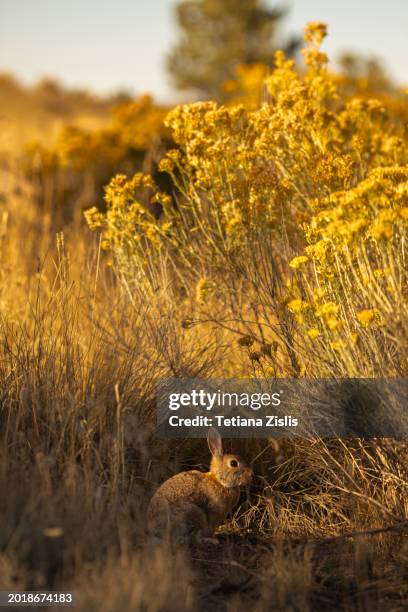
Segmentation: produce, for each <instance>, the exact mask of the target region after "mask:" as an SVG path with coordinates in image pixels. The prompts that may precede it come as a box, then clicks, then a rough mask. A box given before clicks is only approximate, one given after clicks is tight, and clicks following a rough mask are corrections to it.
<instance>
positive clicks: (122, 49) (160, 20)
mask: <svg viewBox="0 0 408 612" xmlns="http://www.w3.org/2000/svg"><path fill="white" fill-rule="evenodd" d="M238 1H240V0H237V2H238ZM176 3H177V2H176V0H0V72H11V73H13V74H15V75H16V76H17V77H18V78H20V79H21V80H22V81H23V82H25V83H33V82H35V81H36V80H38V79H40V78H42V77H44V76H50V77H56V78H57V79H58V80H60V81H61V82H62V83H63V84H65V85H67V86H71V87H82V88H87V89H91V90H93V91H95V92H98V93H110V92H113V91H115V90H118V89H121V90H128V91H131V92H135V93H140V92H143V91H151V92H153V93H154V94H155V95H156V96H157V97H158V98H159V99H161V100H165V99H169V98H171V97H173V98H174V92H172V89H171V85H170V83H169V80H168V77H167V75H166V72H165V69H164V58H165V56H166V53H167V51H168V50H169V49H170V47H171V44H172V42H174V41H175V40H176V39H177V33H176V29H175V22H174V18H173V12H174V6H175V4H176ZM268 4H272V5H273V6H276V5H277V4H279V5H280V6H288V8H289V13H288V16H287V17H286V19H285V21H284V24H283V31H284V32H287V33H292V34H296V33H300V32H301V30H302V28H303V26H304V24H305V23H306V22H307V21H315V20H322V21H326V22H327V23H328V24H329V33H330V37H329V39H328V40H327V42H326V44H325V51H326V52H328V53H329V54H330V56H331V57H332V58H335V57H336V56H338V54H339V52H340V51H343V50H354V51H357V52H360V53H363V54H366V55H370V56H372V55H375V56H377V57H380V58H381V59H382V60H383V61H384V64H385V66H386V67H387V68H388V70H389V71H390V73H391V74H392V75H393V76H394V78H395V79H396V80H398V81H399V82H401V83H404V84H408V0H281V1H280V2H273V1H272V0H270V1H269V2H268Z"/></svg>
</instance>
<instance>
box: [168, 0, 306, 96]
mask: <svg viewBox="0 0 408 612" xmlns="http://www.w3.org/2000/svg"><path fill="white" fill-rule="evenodd" d="M176 14H177V22H178V24H179V27H180V30H181V39H180V41H179V42H178V43H177V44H176V46H175V47H174V49H173V50H172V52H171V53H170V55H169V57H168V61H167V66H168V70H169V72H170V74H171V76H172V77H173V80H174V83H175V85H176V86H177V87H178V88H179V89H193V90H196V91H197V92H199V93H200V95H204V97H208V98H212V99H221V100H224V99H225V97H227V93H226V92H225V91H224V89H223V84H224V83H225V82H226V81H228V80H229V79H231V78H232V76H233V74H234V70H235V69H236V67H237V65H239V64H254V63H260V62H262V63H264V64H266V65H268V66H271V65H272V64H273V58H274V52H275V50H276V48H277V46H276V31H277V27H278V25H279V22H280V20H281V18H282V17H283V15H284V14H285V11H284V10H282V9H271V8H268V7H267V6H266V4H265V2H264V0H181V1H180V2H179V3H178V6H177V9H176ZM298 46H299V41H298V40H297V39H292V40H289V41H288V43H287V44H286V46H284V47H283V48H284V50H285V51H286V53H287V54H288V55H292V54H293V53H294V52H295V51H296V49H297V48H298ZM280 47H281V46H280Z"/></svg>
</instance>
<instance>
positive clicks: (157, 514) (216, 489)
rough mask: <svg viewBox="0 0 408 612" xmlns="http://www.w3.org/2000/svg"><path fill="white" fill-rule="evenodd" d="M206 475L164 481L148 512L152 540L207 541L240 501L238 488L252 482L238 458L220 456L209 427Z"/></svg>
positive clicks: (186, 474)
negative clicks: (208, 452)
mask: <svg viewBox="0 0 408 612" xmlns="http://www.w3.org/2000/svg"><path fill="white" fill-rule="evenodd" d="M207 441H208V446H209V448H210V451H211V455H212V458H211V466H210V471H209V472H205V473H204V472H199V471H197V470H191V471H189V472H181V473H179V474H176V475H175V476H172V478H169V479H168V480H166V481H165V482H164V483H163V484H162V485H161V486H160V487H159V488H158V489H157V491H156V492H155V494H154V495H153V497H152V499H151V500H150V504H149V507H148V511H147V522H148V530H149V533H150V534H151V536H152V537H153V538H154V539H156V540H157V539H159V540H160V538H162V537H163V536H165V535H167V536H168V537H170V539H175V540H177V541H178V542H180V543H192V542H193V541H196V542H197V541H198V542H199V541H205V540H207V541H209V542H212V543H214V544H216V543H218V542H217V540H216V539H214V538H213V534H214V531H215V529H216V528H217V527H218V526H219V525H220V524H221V523H222V522H223V521H224V520H225V518H226V517H227V515H228V514H229V513H230V512H231V511H232V510H233V508H234V507H235V506H236V504H237V503H238V500H239V496H240V490H239V488H240V487H241V486H246V485H248V484H249V483H250V481H251V479H252V469H251V467H250V466H249V465H248V463H247V462H246V461H245V460H244V459H242V458H241V457H239V456H238V455H227V454H224V453H223V448H222V439H221V436H220V434H219V432H218V430H217V429H215V428H214V427H211V428H210V429H209V431H208V436H207Z"/></svg>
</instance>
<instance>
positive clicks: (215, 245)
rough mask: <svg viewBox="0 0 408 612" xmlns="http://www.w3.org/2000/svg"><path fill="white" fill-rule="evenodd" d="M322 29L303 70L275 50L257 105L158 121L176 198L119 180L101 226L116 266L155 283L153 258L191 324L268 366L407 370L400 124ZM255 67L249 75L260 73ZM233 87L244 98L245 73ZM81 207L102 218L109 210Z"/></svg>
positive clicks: (276, 370) (310, 36)
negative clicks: (243, 341) (187, 308)
mask: <svg viewBox="0 0 408 612" xmlns="http://www.w3.org/2000/svg"><path fill="white" fill-rule="evenodd" d="M325 36H326V26H325V25H324V24H321V23H312V24H309V26H308V27H307V28H306V31H305V41H306V47H305V49H304V50H303V54H304V60H305V65H306V70H305V71H303V72H299V71H298V70H297V69H296V67H295V65H294V63H293V61H292V60H288V59H286V58H285V56H284V54H283V53H282V52H278V53H277V54H276V61H275V68H274V70H273V72H272V73H271V74H270V75H268V76H267V77H266V79H265V81H264V84H263V88H264V91H266V93H267V95H266V96H264V97H263V98H262V99H263V101H264V103H263V104H258V105H257V104H256V101H255V98H253V99H252V100H249V99H248V98H247V99H245V100H243V102H244V104H231V105H229V106H217V104H216V103H214V102H211V101H210V102H199V103H195V104H188V105H182V106H178V107H177V108H175V109H174V110H172V111H171V112H170V113H169V114H168V116H167V118H166V122H165V123H166V126H167V127H168V129H169V130H170V131H171V134H172V138H173V140H174V143H175V145H176V147H175V148H173V149H172V150H170V151H168V153H167V154H166V155H165V156H164V158H163V159H162V161H161V162H160V165H159V169H160V170H161V171H162V172H163V173H166V174H167V175H169V176H170V177H171V180H172V183H173V194H174V197H173V199H171V198H169V196H166V197H164V196H163V194H160V192H157V193H156V194H155V195H154V193H155V188H154V185H153V184H152V183H151V184H149V188H150V189H151V191H152V194H151V196H150V195H149V198H150V199H147V200H146V199H145V200H144V201H143V202H141V201H140V199H138V197H136V195H135V189H136V188H137V189H139V188H140V182H141V181H144V180H147V179H142V178H141V175H136V178H133V179H128V180H126V179H125V178H124V177H123V176H120V177H117V178H116V179H113V181H112V182H111V184H110V185H109V186H108V188H107V192H106V201H107V212H106V214H105V215H104V221H103V229H104V233H105V237H106V240H108V241H109V243H110V244H111V245H112V249H113V251H114V253H116V255H117V263H118V265H119V271H123V269H124V268H126V270H127V274H132V272H131V269H132V266H133V269H134V270H135V272H134V274H136V275H137V276H138V278H139V276H140V271H141V270H143V271H144V273H145V274H146V276H145V279H144V282H146V284H147V285H150V286H151V288H152V290H154V287H155V286H156V285H157V282H158V280H157V275H156V274H155V273H153V272H152V270H153V268H154V266H153V265H152V262H160V269H161V270H163V269H165V270H166V282H169V283H171V284H172V286H174V287H177V290H176V291H175V293H174V297H175V299H176V300H177V301H178V303H179V304H182V303H184V302H185V300H188V299H190V296H193V302H192V306H191V307H192V308H193V309H194V313H193V314H192V317H191V320H199V319H200V317H202V320H205V321H212V322H213V323H217V322H218V323H219V324H220V325H222V326H224V327H226V328H228V329H229V330H232V331H237V332H238V333H239V334H241V337H243V338H245V337H248V338H251V345H252V341H253V342H256V343H258V344H257V347H256V350H255V348H254V349H253V350H252V348H251V351H252V354H253V355H256V356H257V358H256V359H252V361H253V362H256V364H258V365H259V367H263V368H264V370H263V372H264V373H268V372H269V373H271V372H272V373H273V374H283V373H286V374H292V375H296V376H298V375H300V374H302V373H314V374H319V375H323V374H328V375H331V374H333V373H335V374H337V375H344V374H348V375H353V376H354V375H362V374H364V375H373V374H374V373H375V372H378V371H379V370H381V367H382V366H381V360H383V361H384V362H385V361H386V362H387V363H386V366H384V368H383V370H384V371H386V372H387V373H393V374H395V373H401V371H403V368H404V367H406V365H405V366H404V364H406V363H407V360H406V334H405V332H404V333H403V332H402V331H401V330H400V327H401V325H402V321H403V316H404V313H405V315H406V314H407V312H406V309H407V291H406V280H407V278H406V272H405V269H406V265H405V262H406V246H405V245H406V230H407V193H408V188H407V185H408V183H407V177H408V174H407V172H408V170H407V168H408V166H407V164H408V139H407V123H406V122H404V121H403V120H401V117H402V116H403V113H395V112H394V111H393V110H392V104H390V105H388V106H387V105H386V104H383V103H382V102H381V101H379V100H376V99H372V98H369V97H367V96H365V97H363V96H359V95H358V94H357V93H356V94H355V95H344V94H343V93H342V90H341V88H340V87H339V79H338V77H336V75H333V74H331V73H330V72H329V71H328V68H327V64H328V60H327V57H326V55H325V54H324V53H323V52H322V50H321V43H322V42H323V40H324V37H325ZM240 70H241V74H240V75H238V81H239V79H241V81H245V78H246V76H248V75H249V72H248V71H247V72H246V73H245V71H244V69H243V68H240ZM252 70H253V73H252V77H253V78H254V80H255V81H256V80H257V79H258V78H259V75H260V74H261V73H262V70H261V69H260V68H256V67H253V68H252ZM252 77H251V78H252ZM227 87H229V88H230V89H231V91H233V89H234V87H236V90H235V91H236V93H237V99H239V95H238V94H239V89H240V85H239V82H238V84H237V83H236V84H235V85H234V84H233V83H229V84H227ZM248 89H250V87H249V88H248ZM243 90H245V87H243ZM405 103H406V102H405ZM399 104H401V101H399ZM390 109H391V110H390ZM135 181H136V184H135ZM156 191H157V190H156ZM152 203H153V204H154V203H159V206H160V214H159V215H158V216H154V215H153V214H152V212H151V205H152ZM88 214H89V215H90V216H91V218H90V224H91V226H92V225H93V226H95V222H94V221H92V219H94V220H95V219H96V220H98V219H100V218H99V217H98V216H96V217H95V216H94V215H95V214H96V213H95V211H94V213H92V214H91V213H88ZM118 254H120V257H118ZM132 262H133V263H132ZM158 265H159V264H158ZM369 312H372V313H374V314H373V316H371V315H369V314H368V313H369ZM362 313H365V314H362ZM370 317H371V318H370ZM404 334H405V335H404ZM275 342H276V343H277V344H276V347H277V348H276V350H274V351H269V352H268V351H266V352H265V351H262V350H261V347H262V346H272V343H275ZM258 345H259V349H260V350H257V349H258ZM364 351H365V353H366V354H369V358H368V359H366V360H365V361H364V364H365V365H364V367H362V366H361V357H362V354H363V353H364ZM404 351H405V352H404ZM396 354H399V355H400V357H398V358H395V355H396ZM268 363H269V364H270V367H271V368H272V370H269V371H268V369H267V365H268ZM258 365H256V367H258ZM254 367H255V366H254ZM265 368H266V369H265Z"/></svg>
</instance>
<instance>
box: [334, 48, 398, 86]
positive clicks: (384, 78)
mask: <svg viewBox="0 0 408 612" xmlns="http://www.w3.org/2000/svg"><path fill="white" fill-rule="evenodd" d="M339 64H340V68H341V71H342V73H343V75H344V76H345V77H346V78H347V79H349V80H350V81H352V82H353V83H354V85H355V86H358V87H359V89H362V90H363V89H365V90H367V91H370V92H377V93H390V92H391V91H392V90H393V88H394V85H393V83H392V81H391V79H390V78H389V76H388V75H387V72H386V70H385V68H384V66H383V65H382V63H381V61H380V60H379V59H378V58H376V57H364V56H362V55H359V54H357V53H352V52H345V53H343V54H342V55H341V56H340V58H339Z"/></svg>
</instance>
